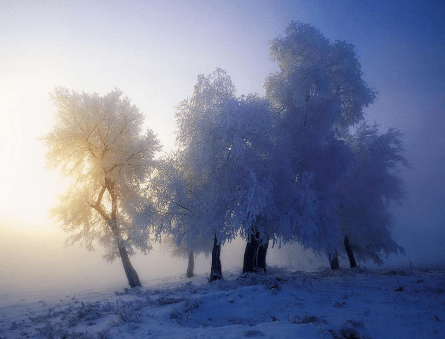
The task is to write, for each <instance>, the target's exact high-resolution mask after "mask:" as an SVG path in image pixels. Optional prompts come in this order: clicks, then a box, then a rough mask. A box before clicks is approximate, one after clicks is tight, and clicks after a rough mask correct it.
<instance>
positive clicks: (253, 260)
mask: <svg viewBox="0 0 445 339" xmlns="http://www.w3.org/2000/svg"><path fill="white" fill-rule="evenodd" d="M258 236H259V232H256V231H253V232H252V234H251V235H250V239H249V240H248V241H247V244H246V249H245V250H244V262H243V273H253V272H256V269H257V267H258V247H259V242H258Z"/></svg>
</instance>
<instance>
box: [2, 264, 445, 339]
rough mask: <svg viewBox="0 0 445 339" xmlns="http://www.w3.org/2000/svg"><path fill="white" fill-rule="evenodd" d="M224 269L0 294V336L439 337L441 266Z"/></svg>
mask: <svg viewBox="0 0 445 339" xmlns="http://www.w3.org/2000/svg"><path fill="white" fill-rule="evenodd" d="M224 275H225V280H224V281H217V282H213V283H209V282H208V281H207V276H203V275H200V276H196V277H194V278H192V279H185V278H184V277H171V278H168V279H166V278H163V279H158V280H156V281H143V284H144V287H140V288H134V289H121V290H117V291H116V289H114V288H113V287H112V286H111V287H110V288H102V290H100V291H96V290H94V289H91V290H83V291H75V292H72V293H63V292H61V291H60V290H59V291H58V290H54V291H53V293H46V294H45V295H43V296H42V295H41V294H32V293H31V292H30V293H29V295H28V296H21V297H18V296H17V297H14V296H11V295H9V296H8V295H5V294H0V338H315V339H318V338H335V339H337V338H340V339H357V338H359V339H364V338H373V339H377V338H378V339H383V338H391V339H396V338H404V339H408V338H416V339H418V338H445V270H431V269H429V270H392V271H391V270H381V269H379V270H377V269H376V270H371V269H365V268H356V269H342V270H339V271H330V270H326V269H320V270H318V271H316V272H302V271H291V270H289V269H280V268H273V267H272V268H270V269H269V272H268V274H267V275H257V274H250V275H244V276H242V275H240V274H239V273H238V272H225V274H224ZM92 288H94V286H93V287H92Z"/></svg>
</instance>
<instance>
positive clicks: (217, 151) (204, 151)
mask: <svg viewBox="0 0 445 339" xmlns="http://www.w3.org/2000/svg"><path fill="white" fill-rule="evenodd" d="M234 98H235V86H234V85H233V83H232V80H231V79H230V77H229V76H228V75H227V74H226V72H225V71H224V70H222V69H219V68H217V69H216V70H215V72H213V73H212V74H211V75H209V76H204V75H200V76H199V77H198V82H197V84H196V85H195V89H194V92H193V95H192V97H191V98H190V99H187V100H184V101H182V102H181V103H180V104H179V105H178V107H177V112H176V122H177V125H178V130H177V138H176V141H177V144H178V146H179V152H180V154H181V155H180V157H181V159H182V162H183V167H184V168H185V169H186V170H187V171H189V175H190V177H191V178H194V179H195V180H194V190H195V193H196V195H195V197H196V199H194V200H193V201H194V202H195V203H196V204H195V205H194V209H193V213H195V215H196V216H198V218H199V220H196V223H195V225H194V227H192V228H190V230H189V233H190V234H201V236H205V237H208V238H209V240H210V239H211V240H210V241H213V250H212V269H211V275H210V280H216V279H221V278H222V271H221V260H220V258H219V256H220V253H221V244H223V243H224V242H225V241H226V240H227V239H230V238H233V237H235V235H236V230H235V229H234V228H233V227H232V225H231V224H230V223H229V221H228V218H227V216H228V214H229V211H230V207H229V205H230V202H231V200H232V195H233V193H234V191H233V188H232V191H230V188H229V189H223V187H224V186H225V185H226V183H227V174H228V173H229V172H230V169H229V168H227V166H226V165H227V162H226V159H227V157H228V155H229V154H230V152H231V148H230V144H229V143H228V142H227V140H226V139H225V138H224V135H222V134H221V133H220V126H221V124H220V123H221V121H222V120H223V119H224V114H223V112H224V107H225V105H226V102H227V100H230V99H234ZM226 188H228V187H226Z"/></svg>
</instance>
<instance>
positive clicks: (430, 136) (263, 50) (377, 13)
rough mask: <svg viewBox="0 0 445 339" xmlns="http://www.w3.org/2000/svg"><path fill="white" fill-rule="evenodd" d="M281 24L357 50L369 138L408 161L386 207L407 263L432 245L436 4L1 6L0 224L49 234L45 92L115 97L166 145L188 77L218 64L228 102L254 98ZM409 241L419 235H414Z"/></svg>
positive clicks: (440, 66)
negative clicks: (405, 199)
mask: <svg viewBox="0 0 445 339" xmlns="http://www.w3.org/2000/svg"><path fill="white" fill-rule="evenodd" d="M292 20H294V21H302V22H306V23H309V24H312V25H314V26H315V27H317V28H318V29H319V30H320V31H321V33H322V34H324V35H325V36H326V37H327V38H329V39H330V40H346V41H348V42H350V43H352V44H354V45H355V46H356V51H357V54H358V55H359V56H360V61H361V64H362V69H363V73H364V74H363V77H364V79H365V80H366V81H367V82H368V84H369V86H370V87H372V88H374V89H376V90H377V92H378V100H377V102H376V103H375V104H374V105H373V106H372V107H370V108H368V109H367V111H366V112H367V118H368V120H370V121H371V122H374V121H375V122H377V123H379V124H381V129H382V131H384V130H386V129H387V128H388V127H391V126H392V127H398V128H399V129H400V130H401V131H402V132H404V133H405V137H404V138H405V139H404V141H405V144H406V148H407V156H408V158H409V160H410V161H411V162H412V164H413V170H411V171H409V172H408V171H407V172H406V173H404V176H405V178H406V180H407V189H408V193H409V198H410V200H409V205H408V206H405V207H397V208H396V209H395V213H396V216H397V224H396V227H395V229H394V232H395V234H396V235H397V237H398V238H399V239H400V241H401V242H402V245H404V244H405V245H406V246H410V248H411V247H413V249H412V252H413V253H417V252H416V251H418V249H419V248H420V246H423V247H424V248H434V247H438V246H439V243H443V242H444V241H445V231H444V229H445V212H444V211H445V193H444V192H443V187H445V180H444V178H443V175H442V174H443V171H444V168H445V159H444V154H445V152H444V150H445V137H444V134H445V133H443V130H444V127H445V123H444V122H445V117H444V113H445V81H444V79H445V3H444V2H443V1H420V0H413V1H410V0H408V1H394V0H387V1H380V0H377V1H376V0H369V1H353V0H346V1H335V0H330V1H328V0H311V1H309V0H308V1H272V0H271V1H243V2H240V1H232V0H230V1H117V0H113V1H0V46H1V48H0V112H1V116H2V124H1V127H0V152H1V154H0V156H1V158H2V166H1V168H0V184H1V186H2V190H1V191H0V215H3V216H6V217H8V218H10V219H14V220H19V221H23V222H27V223H28V225H30V226H29V227H30V228H32V227H34V226H32V225H42V224H44V225H46V227H47V228H50V229H52V228H54V227H56V226H54V225H53V224H52V221H50V220H49V219H48V218H47V212H46V211H47V209H48V207H50V206H51V205H54V204H55V203H56V200H55V196H56V194H57V193H58V192H59V193H60V189H61V188H60V187H61V186H63V185H61V184H60V182H59V181H58V178H57V174H56V173H53V172H48V171H46V170H45V169H44V165H45V163H44V158H43V156H44V149H43V146H42V145H41V144H40V143H39V142H38V141H37V137H39V136H41V135H44V134H45V133H47V132H48V131H49V129H50V128H51V123H52V115H53V114H54V107H53V106H52V105H51V103H50V102H49V100H48V93H49V92H50V91H51V90H52V89H53V88H54V86H55V85H62V86H65V87H68V88H71V89H75V90H85V91H87V92H92V91H96V92H99V93H100V94H105V93H107V92H109V91H111V90H113V88H114V87H118V88H120V89H121V90H123V91H124V94H125V95H127V96H128V97H129V98H131V99H132V102H133V103H134V104H135V105H136V106H138V107H139V109H140V110H141V111H143V112H144V113H145V114H146V116H147V120H146V123H147V125H148V126H150V127H151V128H152V129H153V130H154V131H155V132H156V133H158V135H159V137H160V138H161V140H162V142H163V143H164V145H165V146H166V149H169V148H171V147H173V140H174V136H173V134H172V132H173V131H174V128H175V122H174V112H175V106H176V105H177V104H178V103H179V102H180V101H181V100H183V99H186V98H187V96H190V95H191V94H192V92H193V86H194V84H195V83H196V80H197V76H198V75H199V74H209V73H211V72H212V71H213V70H214V69H215V68H216V67H220V68H223V69H224V70H226V71H227V72H228V74H229V75H230V76H231V77H232V80H233V81H234V83H235V85H236V87H237V90H238V94H248V93H251V92H258V93H259V94H261V95H262V94H264V88H263V83H264V78H265V76H266V75H267V74H269V73H270V72H273V71H275V70H276V66H275V65H274V64H273V63H272V62H271V61H270V60H269V50H268V46H269V42H270V40H272V39H273V38H275V37H276V36H278V35H280V34H281V33H282V31H283V30H284V28H285V27H286V25H287V24H288V23H289V22H290V21H292ZM35 227H37V226H35ZM39 227H40V226H39ZM426 230H427V231H426ZM422 233H429V234H431V235H432V236H431V238H428V240H427V239H426V238H425V239H424V238H422V239H421V240H419V239H417V238H418V236H417V234H419V235H421V234H422ZM409 235H414V236H413V237H411V236H409ZM416 244H417V245H419V246H417V245H416ZM416 246H417V247H416ZM414 248H416V249H414ZM419 255H420V254H419Z"/></svg>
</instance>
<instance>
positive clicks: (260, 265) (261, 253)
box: [257, 238, 269, 273]
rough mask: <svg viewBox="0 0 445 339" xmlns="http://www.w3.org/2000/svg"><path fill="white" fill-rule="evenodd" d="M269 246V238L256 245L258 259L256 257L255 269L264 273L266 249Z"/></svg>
mask: <svg viewBox="0 0 445 339" xmlns="http://www.w3.org/2000/svg"><path fill="white" fill-rule="evenodd" d="M268 248H269V238H267V242H266V243H265V244H261V245H260V246H259V247H258V257H257V258H258V259H257V270H258V271H263V272H264V273H266V255H267V249H268Z"/></svg>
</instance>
